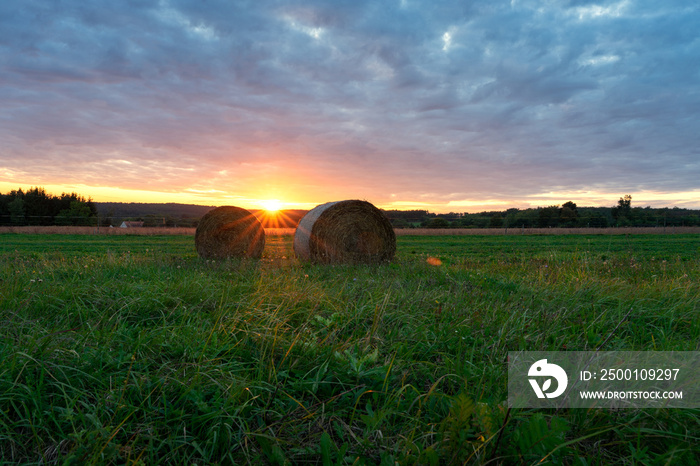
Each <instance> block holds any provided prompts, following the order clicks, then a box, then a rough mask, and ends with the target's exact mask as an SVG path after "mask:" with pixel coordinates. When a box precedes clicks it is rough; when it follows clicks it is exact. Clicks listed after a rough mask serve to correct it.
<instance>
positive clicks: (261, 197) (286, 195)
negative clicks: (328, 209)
mask: <svg viewBox="0 0 700 466" xmlns="http://www.w3.org/2000/svg"><path fill="white" fill-rule="evenodd" d="M288 178H290V177H285V178H284V179H273V180H267V182H266V183H264V186H262V187H259V188H256V187H254V188H253V189H247V190H240V191H238V192H232V191H231V190H226V188H222V189H208V187H206V188H205V187H202V189H199V187H197V188H186V189H180V190H173V191H157V190H146V189H129V188H118V187H109V186H90V185H87V184H54V183H31V184H28V183H22V182H9V181H6V180H0V193H9V192H10V191H13V190H17V189H22V190H24V191H27V190H28V189H30V188H32V187H40V188H43V189H45V190H46V192H47V193H49V194H51V195H56V196H58V195H60V194H61V193H73V192H74V193H77V194H79V195H81V196H83V197H85V198H90V199H92V200H93V201H94V202H124V203H129V202H134V203H154V204H158V203H177V204H195V205H206V206H215V207H218V206H223V205H233V206H238V207H243V208H245V209H249V210H260V209H263V210H264V211H266V217H268V218H270V221H271V222H272V221H274V217H275V216H277V215H280V214H281V213H282V211H283V210H285V209H287V210H296V209H298V210H310V209H313V208H314V207H316V206H317V205H319V204H323V203H325V202H329V201H339V200H343V199H354V198H362V199H367V200H368V201H369V202H371V203H373V204H374V205H376V206H377V207H379V208H382V209H387V210H394V209H396V210H427V211H429V212H433V213H437V214H440V213H446V212H469V213H476V212H483V211H490V210H505V209H508V208H513V207H515V208H519V209H527V208H536V207H545V206H549V205H556V204H558V205H561V204H563V203H564V202H567V201H573V202H575V203H576V204H577V205H578V206H580V207H612V206H615V205H616V203H617V201H618V199H619V198H621V197H622V196H623V195H624V194H630V195H631V196H632V203H633V206H634V207H646V206H652V207H656V208H658V207H674V206H679V207H685V208H691V209H696V208H699V207H698V203H697V201H694V200H696V199H699V198H700V191H698V190H695V191H687V192H676V193H665V192H655V191H638V192H629V193H612V192H602V191H571V192H547V193H537V194H532V195H529V196H521V197H519V198H517V197H514V198H509V199H498V198H494V199H489V198H481V199H462V200H444V199H439V198H436V199H426V198H422V197H421V198H420V200H410V198H409V199H396V198H395V197H394V196H392V195H389V194H385V193H381V192H378V193H371V192H363V193H360V194H355V195H353V194H350V195H348V193H347V191H348V190H349V188H343V187H342V186H340V185H335V184H334V183H333V182H332V181H326V183H327V184H321V183H319V182H316V183H314V185H313V188H311V189H308V190H307V188H304V187H302V186H301V185H299V184H296V185H293V186H290V185H289V181H288ZM291 179H295V177H291ZM261 184H262V183H261ZM221 185H224V183H221ZM253 186H255V185H253ZM326 186H327V187H326ZM282 199H284V200H282Z"/></svg>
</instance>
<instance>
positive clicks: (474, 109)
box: [0, 0, 700, 205]
mask: <svg viewBox="0 0 700 466" xmlns="http://www.w3.org/2000/svg"><path fill="white" fill-rule="evenodd" d="M699 21H700V7H698V6H696V5H695V3H694V2H687V1H675V2H674V1H668V2H663V3H660V2H653V1H633V0H621V1H607V2H605V1H602V2H593V1H580V0H571V1H569V2H544V3H543V2H540V1H534V0H513V1H511V2H491V1H473V2H456V3H455V2H432V1H430V2H429V1H424V0H401V1H398V0H397V1H393V2H376V1H356V0H355V1H336V2H332V3H329V2H325V1H324V2H321V1H306V2H289V1H277V2H274V1H273V2H255V1H239V2H230V1H223V0H218V1H217V0H214V1H211V0H209V1H203V0H182V1H175V0H161V1H159V2H151V1H136V0H134V1H126V2H106V1H103V2H83V1H78V0H72V1H71V0H67V1H62V2H42V1H24V0H23V1H19V0H16V1H12V0H8V1H4V2H2V4H1V5H0V101H2V108H3V110H2V113H1V115H0V177H2V176H3V175H2V174H3V173H5V175H4V178H2V179H0V181H5V182H8V181H9V182H12V181H15V180H19V178H18V176H19V175H17V174H18V173H20V174H21V176H22V180H23V181H25V182H31V183H34V184H45V183H49V182H51V183H54V184H55V183H57V182H58V179H57V178H60V180H63V181H64V182H65V183H68V184H84V185H96V186H122V187H125V188H130V189H135V188H139V187H140V188H142V189H154V190H161V191H163V190H172V191H178V190H180V191H182V190H187V189H192V190H199V189H202V190H206V189H216V190H221V191H226V192H231V191H233V190H237V191H238V192H249V193H251V194H250V195H251V196H252V195H254V194H253V193H254V191H255V187H254V186H249V185H253V184H255V183H258V184H259V183H261V181H260V180H261V179H263V178H264V176H263V177H262V178H261V176H262V175H261V173H272V174H274V176H273V175H269V178H268V179H267V181H265V179H263V181H262V183H263V184H264V183H267V184H268V185H269V187H270V188H271V189H272V188H274V185H275V184H284V183H287V184H288V185H289V186H292V185H294V186H303V183H300V181H299V179H298V177H299V176H304V177H306V180H307V185H308V193H307V195H306V196H305V199H298V200H299V201H300V202H301V201H304V202H313V201H312V200H311V199H309V198H311V197H313V196H320V195H323V194H324V192H325V193H328V192H329V191H328V190H329V189H330V188H329V187H328V186H326V187H325V188H324V183H330V186H332V188H333V189H332V190H331V192H332V193H333V195H334V196H344V197H367V198H368V199H372V200H375V201H376V202H378V203H383V204H387V205H388V203H390V202H392V201H421V200H426V202H431V203H432V204H434V205H437V204H440V203H447V202H449V201H460V200H474V201H478V200H479V199H482V200H498V199H500V200H503V201H504V202H507V201H508V200H509V199H512V200H517V201H523V200H527V199H534V200H533V202H534V203H537V202H538V201H537V199H540V198H541V199H545V200H546V198H547V195H548V193H563V194H562V195H566V194H568V193H574V194H575V193H582V194H581V195H585V192H587V191H590V192H595V193H607V194H612V196H613V198H612V199H610V203H611V204H612V203H614V202H615V201H616V199H617V197H616V196H619V195H621V194H625V193H627V192H658V193H674V192H678V193H688V192H692V191H695V192H696V193H697V190H698V189H700V186H699V184H698V181H697V180H698V179H700V157H699V156H700V149H698V147H700V144H699V143H700V131H698V115H699V111H700V85H699V84H698V83H700V40H698V34H697V32H696V30H697V24H698V22H699ZM232 173H235V174H236V181H235V182H233V181H231V174H232ZM301 189H302V188H301V187H300V188H299V190H301ZM299 192H300V191H299ZM572 195H573V194H572ZM686 195H687V194H686ZM538 196H539V197H538ZM552 196H553V197H556V196H554V195H552ZM592 197H593V196H591V198H592ZM428 198H430V199H429V200H427V199H428ZM664 199H668V197H666V198H664ZM325 200H327V199H325V198H318V199H316V201H318V202H322V201H325ZM574 200H576V199H574ZM695 202H696V204H697V203H700V201H697V200H696V201H695ZM584 203H585V201H584Z"/></svg>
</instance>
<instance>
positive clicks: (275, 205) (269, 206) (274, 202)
mask: <svg viewBox="0 0 700 466" xmlns="http://www.w3.org/2000/svg"><path fill="white" fill-rule="evenodd" d="M260 204H262V206H263V207H264V208H265V210H267V211H268V212H277V211H278V210H280V209H281V208H282V201H280V200H279V199H268V200H266V201H260Z"/></svg>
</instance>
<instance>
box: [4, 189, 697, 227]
mask: <svg viewBox="0 0 700 466" xmlns="http://www.w3.org/2000/svg"><path fill="white" fill-rule="evenodd" d="M213 208H214V206H202V205H192V204H177V203H165V204H152V203H133V202H131V203H122V202H106V203H99V202H93V201H92V199H89V198H88V199H86V198H85V197H84V196H81V195H79V194H77V193H70V194H68V193H62V194H61V195H60V196H54V195H51V194H48V193H47V192H46V190H45V189H44V188H40V187H32V188H30V189H28V190H27V191H23V190H22V189H17V190H13V191H10V192H9V193H7V194H2V193H0V225H90V226H98V225H99V226H106V227H108V226H119V224H120V223H121V222H122V221H124V220H135V221H140V222H143V226H146V227H196V226H197V223H198V221H199V219H200V218H201V217H202V216H203V215H204V214H206V213H207V212H208V211H209V210H211V209H213ZM306 212H307V211H306V210H284V211H281V212H280V213H279V215H270V214H267V213H265V211H257V210H256V211H253V213H254V214H255V215H256V216H257V217H258V218H259V219H260V220H261V222H262V223H263V226H264V227H266V228H270V227H273V228H274V227H279V228H295V227H296V226H297V224H298V222H299V220H300V219H301V218H302V217H303V216H304V214H305V213H306ZM383 212H384V213H385V214H386V216H387V217H388V218H389V220H390V221H391V223H392V225H393V226H394V227H395V228H435V229H437V228H581V227H592V228H607V227H615V226H619V227H626V226H632V227H634V226H637V227H654V226H700V210H692V209H681V208H678V207H674V208H668V207H664V208H651V207H632V197H631V196H630V195H625V196H623V197H621V198H620V200H619V201H618V203H617V205H615V206H613V207H578V206H577V205H576V203H574V202H573V201H569V202H565V203H564V204H562V205H561V206H560V205H551V206H547V207H537V208H529V209H517V208H511V209H507V210H502V211H485V212H479V213H466V212H465V213H458V212H450V213H447V214H436V213H432V212H429V211H427V210H383Z"/></svg>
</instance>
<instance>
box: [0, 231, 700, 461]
mask: <svg viewBox="0 0 700 466" xmlns="http://www.w3.org/2000/svg"><path fill="white" fill-rule="evenodd" d="M699 283H700V236H699V235H697V234H677V235H653V234H645V235H605V236H603V235H542V236H537V235H507V236H506V235H502V236H493V235H491V236H479V235H471V236H399V238H398V252H397V256H396V259H395V261H394V262H393V263H391V264H385V265H380V266H345V265H342V266H319V265H309V264H304V263H300V262H299V261H297V260H296V259H295V258H294V254H293V251H292V237H291V236H290V235H276V236H268V237H267V244H266V248H265V253H264V256H263V258H262V259H261V260H230V261H219V262H217V261H206V260H201V259H199V258H198V257H197V256H196V254H195V250H194V240H193V237H192V236H191V235H169V236H164V235H153V236H133V235H65V234H64V235H46V234H43V235H33V234H2V235H0V361H1V364H0V463H3V464H5V463H22V464H195V463H196V464H217V463H218V464H323V465H328V464H386V465H390V464H392V465H393V464H397V463H398V464H429V465H438V464H440V465H441V464H517V465H520V464H565V465H569V464H570V465H609V464H616V465H633V464H634V465H657V464H671V465H675V464H679V465H686V464H687V465H690V464H699V463H700V410H697V409H695V410H692V409H639V410H630V409H624V410H618V411H612V410H603V409H591V410H583V409H576V410H567V409H562V410H525V409H518V410H516V409H511V410H509V409H508V407H507V404H506V399H507V353H508V351H518V350H529V351H534V350H551V351H566V350H569V351H576V350H578V351H588V350H601V351H611V350H624V351H630V350H635V351H660V350H678V351H698V350H700V286H698V284H699Z"/></svg>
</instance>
